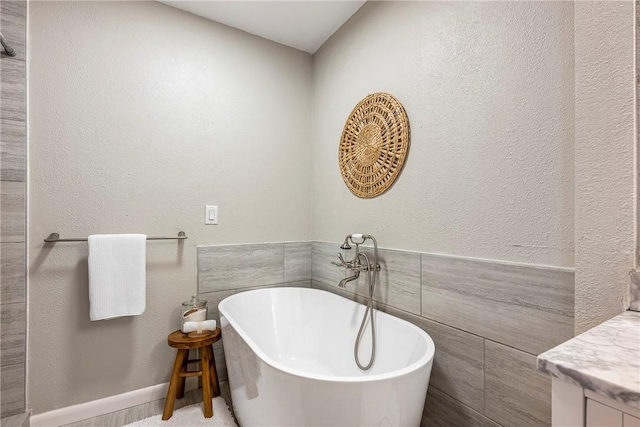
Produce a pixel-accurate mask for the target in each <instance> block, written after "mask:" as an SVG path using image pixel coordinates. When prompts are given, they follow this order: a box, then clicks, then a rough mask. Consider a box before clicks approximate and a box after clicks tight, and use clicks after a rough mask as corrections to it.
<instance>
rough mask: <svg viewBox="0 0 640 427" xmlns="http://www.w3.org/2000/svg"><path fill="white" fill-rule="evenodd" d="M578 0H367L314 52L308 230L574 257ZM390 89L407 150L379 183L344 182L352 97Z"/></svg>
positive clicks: (552, 259)
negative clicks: (361, 188) (371, 193)
mask: <svg viewBox="0 0 640 427" xmlns="http://www.w3.org/2000/svg"><path fill="white" fill-rule="evenodd" d="M573 71H574V58H573V4H572V3H570V2H369V3H367V4H365V6H363V8H361V9H360V11H358V12H357V13H356V15H354V17H352V19H351V20H350V21H348V22H347V24H346V25H345V26H343V27H342V28H341V29H340V30H339V31H338V32H337V33H336V34H334V35H333V37H331V38H330V39H329V41H328V42H327V43H326V44H325V45H324V46H323V47H322V48H321V49H320V50H319V51H318V52H317V53H316V54H315V55H314V82H313V83H314V88H313V97H314V125H313V152H312V158H313V164H314V170H313V173H314V176H313V182H314V207H313V212H314V232H313V237H314V238H315V239H319V240H329V241H336V240H340V239H342V238H343V236H344V235H346V234H348V233H350V232H365V233H371V234H374V235H375V236H376V237H377V238H378V242H379V243H380V245H382V246H385V247H392V248H401V249H414V250H421V251H429V252H442V253H447V254H456V255H465V256H477V257H482V258H494V259H501V260H507V261H520V262H530V263H540V264H549V265H556V266H573V256H574V252H573V198H574V193H573V185H574V182H573V176H574V171H573V161H574V158H573V151H574V146H573V126H574V117H573V114H574V98H573V81H574V80H573ZM377 91H385V92H389V93H391V94H393V95H394V96H396V97H397V98H398V99H399V100H400V101H401V102H402V103H403V105H404V107H405V109H406V110H407V112H408V115H409V120H410V122H411V148H410V152H409V156H408V158H407V162H406V164H405V168H404V171H403V172H402V174H401V175H400V177H399V178H398V180H397V181H396V184H395V185H394V186H393V187H392V188H391V190H389V191H388V192H387V193H385V194H384V195H382V196H380V197H377V198H374V199H369V200H362V199H358V198H357V197H355V196H354V195H352V194H351V193H350V192H349V190H348V189H347V188H346V186H345V185H344V184H343V182H342V179H341V177H340V172H339V169H338V165H337V152H338V141H339V139H340V135H341V132H342V127H343V126H344V122H345V120H346V118H347V116H348V114H349V112H350V111H351V109H352V108H353V106H354V105H355V104H356V103H357V102H358V101H359V100H360V99H361V98H363V97H364V96H365V95H367V94H368V93H372V92H377Z"/></svg>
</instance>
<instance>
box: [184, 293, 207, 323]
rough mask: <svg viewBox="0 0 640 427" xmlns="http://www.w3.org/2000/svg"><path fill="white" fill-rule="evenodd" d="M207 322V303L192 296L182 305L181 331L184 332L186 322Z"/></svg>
mask: <svg viewBox="0 0 640 427" xmlns="http://www.w3.org/2000/svg"><path fill="white" fill-rule="evenodd" d="M205 320H207V301H206V300H201V299H198V297H197V296H195V295H194V296H192V297H191V299H190V300H188V301H185V302H183V303H182V323H181V325H180V329H181V330H184V324H185V323H186V322H204V321H205Z"/></svg>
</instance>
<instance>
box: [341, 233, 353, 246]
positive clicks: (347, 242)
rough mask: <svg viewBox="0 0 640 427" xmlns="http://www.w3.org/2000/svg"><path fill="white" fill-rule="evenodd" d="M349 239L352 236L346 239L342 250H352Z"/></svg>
mask: <svg viewBox="0 0 640 427" xmlns="http://www.w3.org/2000/svg"><path fill="white" fill-rule="evenodd" d="M349 237H351V235H348V236H347V237H345V239H344V243H343V244H342V246H340V249H351V245H350V244H349Z"/></svg>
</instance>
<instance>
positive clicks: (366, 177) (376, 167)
mask: <svg viewBox="0 0 640 427" xmlns="http://www.w3.org/2000/svg"><path fill="white" fill-rule="evenodd" d="M409 138H410V131H409V119H408V118H407V113H406V112H405V111H404V108H403V107H402V104H400V102H399V101H398V100H397V99H396V98H394V97H393V96H391V95H389V94H388V93H382V92H379V93H374V94H371V95H369V96H367V97H365V98H364V99H363V100H362V101H360V102H359V103H358V104H357V105H356V106H355V108H354V109H353V111H351V114H350V115H349V118H348V119H347V122H346V123H345V125H344V130H343V131H342V137H341V138H340V147H339V151H338V165H339V166H340V173H341V174H342V179H343V180H344V182H345V184H347V187H348V188H349V190H351V192H352V193H353V194H355V195H356V196H358V197H362V198H366V199H368V198H372V197H376V196H379V195H380V194H382V193H384V192H385V191H387V190H388V189H389V187H391V185H392V184H393V182H394V181H395V180H396V178H397V177H398V175H399V174H400V171H401V170H402V166H403V165H404V161H405V158H406V157H407V153H408V151H409Z"/></svg>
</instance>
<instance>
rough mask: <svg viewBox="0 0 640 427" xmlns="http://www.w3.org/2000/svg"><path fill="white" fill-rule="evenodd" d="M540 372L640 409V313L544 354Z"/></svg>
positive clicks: (626, 314) (622, 317)
mask: <svg viewBox="0 0 640 427" xmlns="http://www.w3.org/2000/svg"><path fill="white" fill-rule="evenodd" d="M538 370H539V371H541V372H544V373H547V374H549V375H551V376H553V377H556V378H559V379H561V380H564V381H567V382H570V383H573V384H576V385H579V386H580V387H583V388H585V389H587V390H592V391H594V392H596V393H599V394H601V395H603V396H607V397H609V398H611V399H615V400H617V401H619V402H622V403H625V404H627V405H630V406H632V407H634V408H638V409H640V312H637V311H626V312H624V313H622V314H620V315H618V316H616V317H614V318H613V319H611V320H608V321H606V322H604V323H602V324H600V325H598V326H596V327H595V328H592V329H590V330H588V331H586V332H584V333H582V334H580V335H578V336H576V337H574V338H572V339H570V340H569V341H567V342H565V343H563V344H560V345H559V346H557V347H555V348H552V349H551V350H549V351H547V352H545V353H542V354H541V355H540V356H538Z"/></svg>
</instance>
